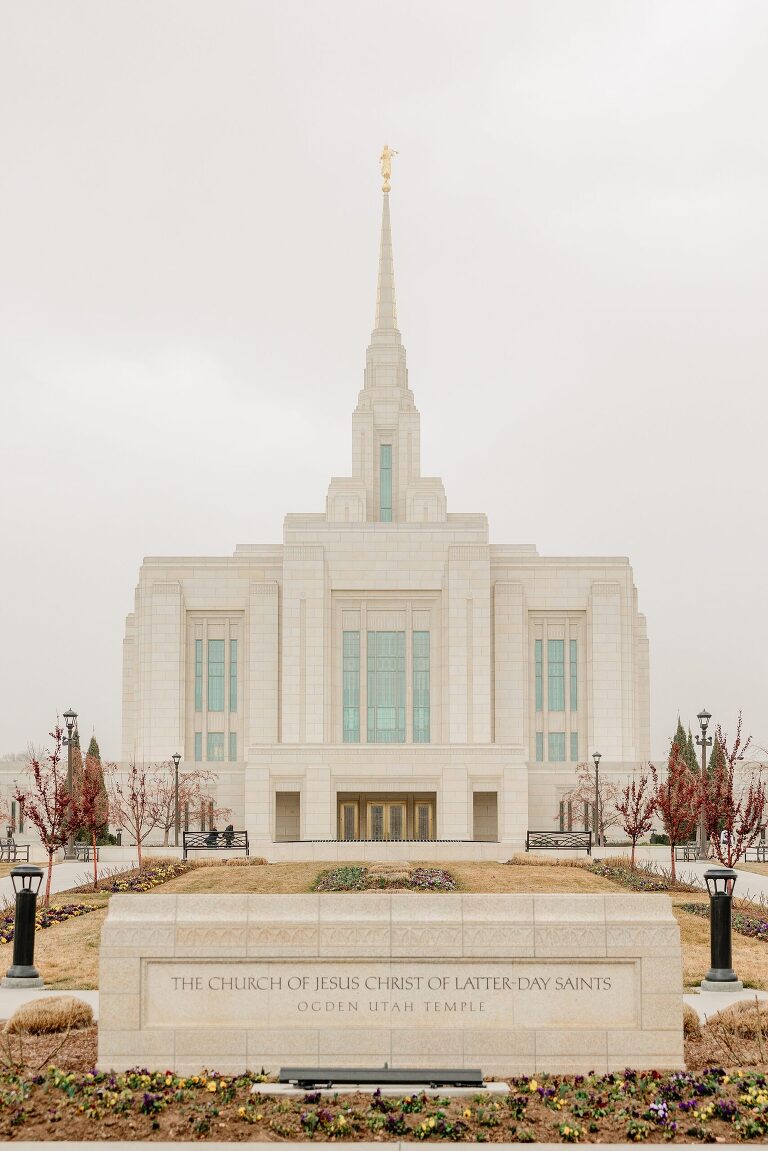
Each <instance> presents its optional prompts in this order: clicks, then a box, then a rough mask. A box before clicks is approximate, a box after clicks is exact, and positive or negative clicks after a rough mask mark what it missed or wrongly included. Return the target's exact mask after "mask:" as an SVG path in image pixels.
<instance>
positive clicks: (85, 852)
mask: <svg viewBox="0 0 768 1151" xmlns="http://www.w3.org/2000/svg"><path fill="white" fill-rule="evenodd" d="M93 850H94V849H93V847H92V846H91V844H90V843H76V844H75V859H76V860H77V861H78V862H79V863H90V862H91V852H92V851H93ZM96 862H97V863H98V862H99V849H98V847H97V848H96Z"/></svg>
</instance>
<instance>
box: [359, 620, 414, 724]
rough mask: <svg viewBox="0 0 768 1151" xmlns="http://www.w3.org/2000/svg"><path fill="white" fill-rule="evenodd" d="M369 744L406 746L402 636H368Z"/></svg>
mask: <svg viewBox="0 0 768 1151" xmlns="http://www.w3.org/2000/svg"><path fill="white" fill-rule="evenodd" d="M368 742H369V743H405V632H404V631H369V632H368Z"/></svg>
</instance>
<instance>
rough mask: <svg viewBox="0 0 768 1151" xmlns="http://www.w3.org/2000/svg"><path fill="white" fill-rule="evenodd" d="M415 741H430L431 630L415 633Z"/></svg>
mask: <svg viewBox="0 0 768 1151" xmlns="http://www.w3.org/2000/svg"><path fill="white" fill-rule="evenodd" d="M413 742H414V743H429V632H428V631H415V632H414V633H413Z"/></svg>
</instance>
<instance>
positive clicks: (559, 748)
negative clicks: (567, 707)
mask: <svg viewBox="0 0 768 1151" xmlns="http://www.w3.org/2000/svg"><path fill="white" fill-rule="evenodd" d="M548 744H549V746H548V747H547V752H548V753H549V754H548V755H547V759H548V760H549V762H550V763H564V762H565V732H564V731H551V732H550V733H549V741H548Z"/></svg>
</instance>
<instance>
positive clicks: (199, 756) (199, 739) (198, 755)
mask: <svg viewBox="0 0 768 1151" xmlns="http://www.w3.org/2000/svg"><path fill="white" fill-rule="evenodd" d="M202 762H203V733H202V731H196V732H195V763H202Z"/></svg>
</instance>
